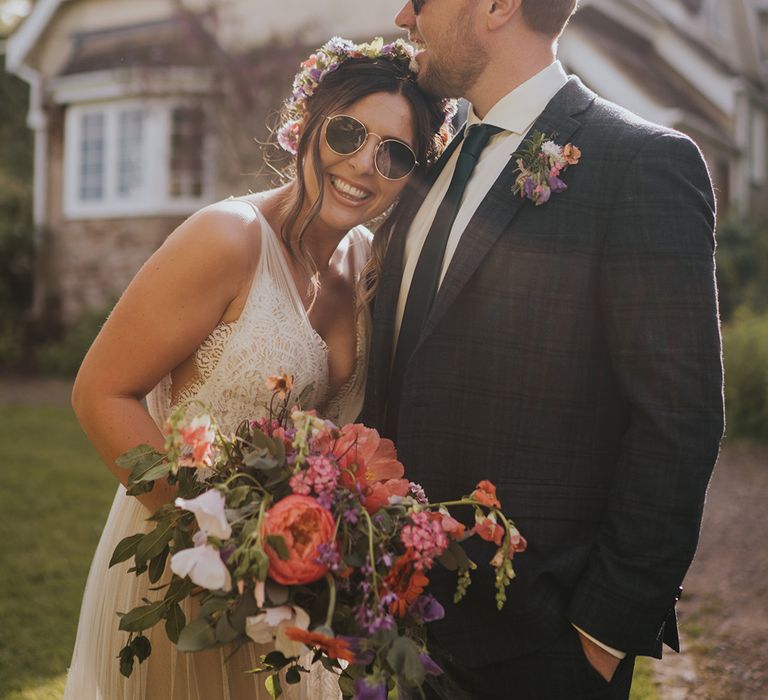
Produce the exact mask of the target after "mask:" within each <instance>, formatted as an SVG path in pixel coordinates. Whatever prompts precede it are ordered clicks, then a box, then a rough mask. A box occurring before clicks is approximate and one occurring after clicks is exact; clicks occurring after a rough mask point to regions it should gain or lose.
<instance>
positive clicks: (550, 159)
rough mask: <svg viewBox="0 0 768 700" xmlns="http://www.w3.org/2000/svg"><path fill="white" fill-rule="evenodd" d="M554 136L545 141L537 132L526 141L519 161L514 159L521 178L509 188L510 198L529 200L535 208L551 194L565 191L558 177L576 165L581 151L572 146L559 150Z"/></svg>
mask: <svg viewBox="0 0 768 700" xmlns="http://www.w3.org/2000/svg"><path fill="white" fill-rule="evenodd" d="M553 139H554V136H551V137H547V136H545V135H544V134H543V133H542V132H540V131H537V132H535V133H534V134H533V136H532V137H531V138H530V139H528V141H526V143H527V144H528V145H527V147H526V148H525V150H524V151H523V156H522V158H518V159H517V167H518V170H519V172H520V174H519V175H518V176H517V180H515V184H514V185H513V187H512V194H519V195H520V196H521V197H522V198H524V199H525V198H528V199H530V200H531V201H532V202H533V203H534V204H535V205H536V206H537V207H538V206H541V205H542V204H546V203H547V202H548V201H549V198H550V197H551V196H552V193H553V192H555V193H557V192H563V191H564V190H567V189H568V185H566V184H565V183H564V182H563V180H562V179H561V177H560V176H561V175H562V173H563V171H564V170H566V169H567V168H568V167H569V166H571V165H578V163H579V159H580V158H581V151H580V150H579V149H578V148H577V147H576V146H574V145H573V144H572V143H567V144H566V145H565V146H559V145H558V144H556V143H555V142H554V141H553Z"/></svg>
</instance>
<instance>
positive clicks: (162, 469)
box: [131, 460, 171, 483]
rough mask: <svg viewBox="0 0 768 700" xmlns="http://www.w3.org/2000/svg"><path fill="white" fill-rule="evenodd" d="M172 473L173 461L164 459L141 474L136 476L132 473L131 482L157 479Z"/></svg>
mask: <svg viewBox="0 0 768 700" xmlns="http://www.w3.org/2000/svg"><path fill="white" fill-rule="evenodd" d="M170 473H171V463H170V462H167V461H165V460H163V461H162V462H160V463H159V464H155V465H154V466H153V467H151V468H149V469H147V470H146V471H144V472H142V473H141V474H140V475H137V476H134V475H133V474H131V482H132V483H138V482H140V481H157V480H158V479H162V478H163V477H164V476H168V474H170Z"/></svg>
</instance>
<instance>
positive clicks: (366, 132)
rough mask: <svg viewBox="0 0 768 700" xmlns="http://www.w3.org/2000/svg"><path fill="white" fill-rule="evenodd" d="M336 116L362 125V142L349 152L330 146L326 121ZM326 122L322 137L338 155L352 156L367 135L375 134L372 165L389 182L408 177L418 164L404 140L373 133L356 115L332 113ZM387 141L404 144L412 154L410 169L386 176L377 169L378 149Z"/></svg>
mask: <svg viewBox="0 0 768 700" xmlns="http://www.w3.org/2000/svg"><path fill="white" fill-rule="evenodd" d="M338 117H344V118H345V119H351V120H352V121H354V122H357V123H358V124H359V125H360V126H362V127H363V130H364V131H365V138H364V139H363V142H362V143H361V144H360V145H359V146H358V147H357V148H356V149H355V150H354V151H350V152H349V153H342V152H341V151H337V150H336V149H335V148H334V147H333V146H331V143H330V141H328V123H329V122H330V121H331V120H333V119H336V118H338ZM325 121H326V124H325V130H324V131H323V138H324V139H325V144H326V146H328V148H330V149H331V150H332V151H333V152H334V153H335V154H336V155H338V156H352V155H354V154H355V153H357V152H358V151H360V150H361V149H362V148H363V147H364V146H365V144H366V143H368V137H369V136H375V137H376V138H377V139H379V143H378V144H377V146H376V150H375V151H374V154H373V165H374V167H375V168H376V172H377V173H378V174H379V175H381V177H383V178H384V179H385V180H389V181H390V182H397V181H398V180H402V179H403V178H405V177H408V176H409V175H410V174H411V173H412V172H413V171H414V170H416V167H417V166H418V165H420V163H419V161H418V159H417V158H416V152H415V151H414V150H413V149H412V148H411V147H410V146H409V145H408V144H407V143H406V142H405V141H401V140H400V139H392V138H390V139H385V138H382V137H381V136H379V135H378V134H376V133H374V132H373V131H370V130H369V129H368V127H367V126H366V125H365V124H363V122H361V121H360V120H359V119H358V118H357V117H351V116H349V114H334V115H333V116H330V117H326V118H325ZM387 141H393V142H394V143H399V144H400V145H401V146H405V147H406V148H407V149H408V150H409V151H410V152H411V155H412V156H413V165H412V166H411V169H410V170H409V171H408V172H407V173H405V174H404V175H401V176H400V177H387V176H386V175H385V174H384V173H383V172H381V170H380V169H379V163H378V155H379V149H380V148H381V146H382V144H384V143H387Z"/></svg>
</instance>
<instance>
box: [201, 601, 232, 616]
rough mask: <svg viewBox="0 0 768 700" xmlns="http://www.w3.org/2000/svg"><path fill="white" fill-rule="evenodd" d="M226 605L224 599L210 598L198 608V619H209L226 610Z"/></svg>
mask: <svg viewBox="0 0 768 700" xmlns="http://www.w3.org/2000/svg"><path fill="white" fill-rule="evenodd" d="M227 605H228V603H227V601H226V600H225V599H224V598H217V597H210V598H208V600H206V601H205V603H203V604H202V606H201V607H200V617H210V616H211V615H213V614H214V613H217V612H221V611H222V610H226V608H227Z"/></svg>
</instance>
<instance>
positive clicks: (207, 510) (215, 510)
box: [174, 489, 232, 540]
mask: <svg viewBox="0 0 768 700" xmlns="http://www.w3.org/2000/svg"><path fill="white" fill-rule="evenodd" d="M174 503H175V504H176V506H177V507H179V508H183V509H184V510H189V511H192V512H193V513H194V514H195V518H196V519H197V524H198V525H199V527H200V529H201V530H203V531H204V532H206V533H207V534H209V535H212V536H213V537H218V538H219V539H220V540H226V539H228V538H229V537H230V536H231V535H232V527H231V526H230V524H229V523H228V522H227V516H226V515H225V513H224V507H225V506H226V501H225V499H224V496H223V495H222V494H221V492H220V491H216V490H215V489H211V490H210V491H206V492H205V493H201V494H200V495H199V496H198V497H197V498H193V499H191V500H189V501H187V500H185V499H183V498H177V499H176V500H175V501H174Z"/></svg>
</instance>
